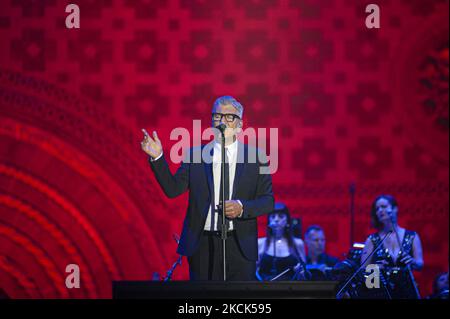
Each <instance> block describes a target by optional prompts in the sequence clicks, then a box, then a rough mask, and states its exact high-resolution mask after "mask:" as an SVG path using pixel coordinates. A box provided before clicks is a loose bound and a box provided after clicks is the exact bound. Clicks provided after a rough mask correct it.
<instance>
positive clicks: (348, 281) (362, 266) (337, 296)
mask: <svg viewBox="0 0 450 319" xmlns="http://www.w3.org/2000/svg"><path fill="white" fill-rule="evenodd" d="M391 234H392V230H390V231H388V232H387V234H386V235H385V236H384V237H383V239H382V240H381V241H380V243H379V244H378V245H377V246H376V247H374V249H372V252H371V253H370V254H369V256H367V257H366V259H364V261H363V262H361V266H360V267H359V268H358V269H357V270H356V271H355V272H354V273H353V275H352V276H351V277H350V279H348V280H347V281H346V282H345V284H344V285H343V286H342V288H341V289H340V290H339V291H338V293H337V294H336V298H339V296H340V295H341V294H342V292H343V291H344V290H345V288H347V286H348V285H349V284H350V282H351V281H352V280H353V278H355V277H356V275H357V274H358V273H359V272H360V271H361V269H363V268H364V264H365V263H366V262H367V261H368V260H369V259H370V258H372V256H373V254H375V252H376V251H377V250H378V248H380V247H381V245H383V242H384V241H385V240H386V238H387V237H388V236H390V235H391ZM386 292H387V293H388V295H389V299H391V296H390V294H389V291H388V290H387V289H386Z"/></svg>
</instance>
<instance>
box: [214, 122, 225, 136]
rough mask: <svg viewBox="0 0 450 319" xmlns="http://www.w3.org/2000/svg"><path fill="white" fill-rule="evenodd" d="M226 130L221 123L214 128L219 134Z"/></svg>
mask: <svg viewBox="0 0 450 319" xmlns="http://www.w3.org/2000/svg"><path fill="white" fill-rule="evenodd" d="M226 128H227V126H226V125H225V124H223V123H222V124H219V125H217V126H216V129H218V130H219V131H220V132H222V134H223V133H224V132H225V129H226Z"/></svg>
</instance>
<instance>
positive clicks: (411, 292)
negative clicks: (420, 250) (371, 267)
mask: <svg viewBox="0 0 450 319" xmlns="http://www.w3.org/2000/svg"><path fill="white" fill-rule="evenodd" d="M394 236H395V234H394ZM415 236H416V233H415V232H413V231H410V230H405V235H404V237H403V242H402V244H401V248H400V251H399V252H398V256H397V258H396V260H395V262H394V259H393V258H392V256H391V255H390V254H389V251H388V249H386V248H384V246H383V245H381V246H380V247H379V248H378V249H377V250H376V251H375V252H374V254H373V256H372V264H377V263H380V262H381V261H385V262H386V265H385V266H384V267H383V268H381V269H380V276H381V277H382V278H381V284H382V285H384V287H385V289H384V291H385V292H386V290H387V292H386V298H389V295H390V297H391V298H392V299H417V294H416V290H415V287H414V283H413V281H412V278H411V276H410V273H409V271H408V268H407V266H406V265H405V264H404V263H402V262H401V261H400V259H402V258H401V256H406V255H410V256H412V247H413V242H414V238H415ZM369 239H370V240H371V242H372V245H373V247H376V246H378V244H379V243H380V241H381V237H380V235H379V234H378V233H375V234H371V235H370V236H369Z"/></svg>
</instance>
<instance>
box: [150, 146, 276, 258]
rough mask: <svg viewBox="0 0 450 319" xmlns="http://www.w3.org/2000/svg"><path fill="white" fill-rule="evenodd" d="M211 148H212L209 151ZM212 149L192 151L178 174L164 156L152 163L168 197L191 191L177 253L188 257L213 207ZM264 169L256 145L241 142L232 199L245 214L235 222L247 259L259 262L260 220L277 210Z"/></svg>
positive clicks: (265, 163)
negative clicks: (258, 225) (258, 220)
mask: <svg viewBox="0 0 450 319" xmlns="http://www.w3.org/2000/svg"><path fill="white" fill-rule="evenodd" d="M208 145H209V146H210V147H209V148H206V149H205V147H206V146H208ZM209 149H210V150H211V151H209ZM212 150H213V149H212V147H211V143H209V144H207V145H202V146H201V147H196V148H192V149H190V150H189V152H188V154H187V156H186V159H185V161H183V163H182V164H181V166H180V167H179V168H178V170H177V171H176V173H175V175H173V174H172V173H171V172H170V170H169V166H168V164H167V162H166V160H165V158H164V155H163V156H162V157H161V158H159V159H158V160H156V161H149V162H150V165H151V167H152V170H153V172H154V174H155V177H156V179H157V181H158V183H159V185H160V186H161V188H162V190H163V191H164V193H165V194H166V195H167V196H168V197H170V198H173V197H176V196H178V195H180V194H182V193H184V192H185V191H186V190H188V189H189V205H188V208H187V212H186V217H185V219H184V224H183V231H182V233H181V238H180V243H179V245H178V250H177V252H178V253H179V254H181V255H184V256H192V255H193V254H194V253H195V252H196V250H197V248H198V244H199V241H200V236H201V234H202V232H203V229H204V226H205V222H206V217H207V215H208V210H209V207H210V204H211V196H212V194H213V188H214V184H213V183H214V182H213V173H212ZM205 151H206V153H209V154H208V155H209V156H205V157H202V156H201V152H205ZM194 154H197V155H194ZM204 158H206V160H204ZM194 159H197V162H194ZM264 166H265V167H264ZM260 168H265V169H267V160H266V157H265V155H264V154H263V153H262V152H260V151H259V150H258V149H256V148H254V147H252V146H249V145H246V144H242V143H238V162H237V164H236V173H235V178H234V184H233V194H232V197H231V199H239V200H240V201H241V202H242V205H243V215H242V217H239V218H235V219H234V220H233V223H234V229H235V230H236V236H237V239H238V242H239V245H240V247H241V250H242V252H243V254H244V256H245V257H246V258H247V259H249V260H255V261H256V260H257V259H258V240H257V237H258V232H257V222H256V217H257V216H260V215H262V214H265V213H269V212H271V211H273V208H274V198H273V193H272V177H271V175H270V174H261V173H260Z"/></svg>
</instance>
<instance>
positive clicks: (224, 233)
mask: <svg viewBox="0 0 450 319" xmlns="http://www.w3.org/2000/svg"><path fill="white" fill-rule="evenodd" d="M225 129H226V127H223V126H219V130H220V132H221V133H222V144H221V149H222V163H221V171H222V174H221V176H223V178H221V181H220V183H221V184H222V194H220V196H221V197H222V203H221V210H222V212H221V214H222V225H220V237H221V239H222V262H223V264H222V266H223V281H227V259H226V241H227V235H228V234H227V231H228V229H227V220H226V215H225V200H226V198H225Z"/></svg>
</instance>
